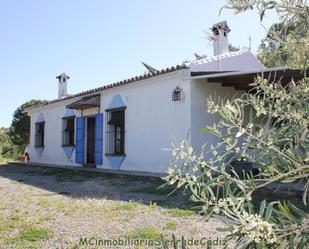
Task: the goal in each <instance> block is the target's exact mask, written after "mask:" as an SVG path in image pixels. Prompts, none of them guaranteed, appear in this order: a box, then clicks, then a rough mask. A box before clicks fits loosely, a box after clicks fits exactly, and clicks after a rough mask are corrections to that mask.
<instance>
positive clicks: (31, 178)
mask: <svg viewBox="0 0 309 249" xmlns="http://www.w3.org/2000/svg"><path fill="white" fill-rule="evenodd" d="M0 177H4V178H7V179H10V180H12V181H14V182H20V183H23V184H27V185H31V186H34V187H37V188H41V189H44V190H47V191H50V192H54V193H56V194H62V195H66V196H69V197H72V198H95V199H107V200H122V201H139V202H141V203H144V204H149V203H156V204H157V205H159V206H162V207H165V208H188V207H191V206H192V202H190V200H189V196H187V195H185V194H184V193H183V191H180V190H178V191H174V188H173V187H171V186H162V185H164V183H165V182H164V180H162V179H159V178H146V177H142V178H140V177H136V176H120V175H119V176H118V175H114V174H113V175H112V174H105V173H98V172H85V171H80V170H78V169H59V168H47V167H46V168H44V167H40V166H28V165H24V166H22V165H15V164H4V165H0ZM172 192H174V193H172ZM171 193H172V194H171Z"/></svg>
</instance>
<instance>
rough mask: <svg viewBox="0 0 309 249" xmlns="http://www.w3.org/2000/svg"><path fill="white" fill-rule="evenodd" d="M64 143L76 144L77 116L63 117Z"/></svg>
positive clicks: (65, 144) (64, 144)
mask: <svg viewBox="0 0 309 249" xmlns="http://www.w3.org/2000/svg"><path fill="white" fill-rule="evenodd" d="M62 127H63V130H62V145H63V146H74V145H75V141H74V138H75V137H74V136H75V117H69V118H63V126H62Z"/></svg>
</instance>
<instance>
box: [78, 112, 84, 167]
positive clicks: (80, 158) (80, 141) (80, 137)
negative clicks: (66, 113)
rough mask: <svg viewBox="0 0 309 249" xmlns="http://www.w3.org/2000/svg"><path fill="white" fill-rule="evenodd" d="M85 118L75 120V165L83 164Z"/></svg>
mask: <svg viewBox="0 0 309 249" xmlns="http://www.w3.org/2000/svg"><path fill="white" fill-rule="evenodd" d="M84 155H85V118H84V117H78V118H77V119H76V163H80V164H83V163H84V162H85V159H84V157H85V156H84Z"/></svg>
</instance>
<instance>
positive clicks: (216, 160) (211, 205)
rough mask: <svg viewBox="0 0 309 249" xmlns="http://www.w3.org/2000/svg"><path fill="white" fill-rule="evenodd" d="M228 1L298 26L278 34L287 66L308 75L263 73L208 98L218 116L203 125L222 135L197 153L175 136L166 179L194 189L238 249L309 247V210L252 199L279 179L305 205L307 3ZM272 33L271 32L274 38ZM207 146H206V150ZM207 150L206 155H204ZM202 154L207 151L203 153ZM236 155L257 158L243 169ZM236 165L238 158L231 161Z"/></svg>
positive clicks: (308, 179) (308, 161)
mask: <svg viewBox="0 0 309 249" xmlns="http://www.w3.org/2000/svg"><path fill="white" fill-rule="evenodd" d="M225 8H228V9H233V10H234V11H235V13H237V14H238V13H240V12H243V11H247V10H250V9H253V8H256V9H257V10H258V13H259V14H260V17H261V20H262V21H263V18H264V17H265V14H266V13H267V11H270V10H271V11H275V13H277V14H278V15H279V17H280V20H281V22H282V24H283V25H285V26H291V25H294V27H295V29H294V30H290V32H289V34H288V35H287V36H285V37H281V38H282V39H283V40H280V43H281V44H282V49H283V50H284V51H285V52H286V53H288V54H289V56H288V59H289V60H290V63H289V64H290V65H291V66H292V67H295V68H299V69H301V70H303V72H304V79H302V80H300V81H298V82H294V81H291V82H290V83H289V84H287V85H283V84H281V82H269V81H268V80H266V79H263V77H259V78H257V79H256V80H255V83H253V84H252V90H251V91H249V92H247V93H244V94H242V95H241V96H240V97H237V98H234V99H232V100H222V99H211V98H210V99H208V103H207V108H208V112H209V113H213V114H214V115H215V114H216V115H220V121H219V122H218V123H216V124H214V125H213V126H211V127H206V128H201V132H208V133H211V134H213V135H214V136H217V137H218V138H219V142H218V144H217V145H216V146H212V147H211V149H209V150H207V151H206V152H202V153H197V150H195V148H193V147H191V146H190V144H189V143H188V142H187V141H183V142H181V143H180V144H177V143H173V146H172V147H173V152H172V153H173V156H174V161H173V163H172V165H171V167H170V169H169V175H168V177H166V180H167V181H168V182H169V183H170V184H176V186H177V187H183V186H185V188H187V189H189V190H190V191H191V193H192V200H193V201H196V202H198V203H200V204H201V205H202V210H201V211H202V213H204V214H205V215H207V216H209V217H210V216H216V217H219V218H220V219H222V220H223V221H224V222H225V223H226V225H227V226H226V227H225V228H224V230H225V231H226V239H227V240H236V248H309V214H308V213H306V212H305V211H303V210H302V208H300V207H298V206H296V205H294V204H292V203H290V202H288V201H284V202H283V201H281V200H280V199H279V198H278V200H275V201H272V202H267V201H266V200H263V201H261V202H260V203H259V204H258V206H257V204H256V203H254V202H253V201H252V198H253V197H254V195H255V193H257V192H258V191H259V190H261V189H263V188H265V187H267V186H270V185H271V184H274V183H292V184H293V183H295V182H301V183H302V184H303V185H302V186H303V203H304V204H305V205H307V200H308V197H307V192H308V188H309V80H308V79H307V78H306V71H307V67H308V58H309V31H308V30H309V29H308V26H309V8H308V5H307V2H306V1H300V0H294V1H293V0H282V1H266V0H230V1H228V5H227V6H225ZM272 39H273V38H272ZM202 151H204V150H202ZM204 153H208V154H209V155H205V154H204ZM205 158H210V159H208V160H205ZM235 160H245V161H247V162H252V163H253V164H254V166H255V167H256V168H257V169H258V173H257V174H253V172H252V171H241V172H240V171H239V170H238V169H237V166H233V167H232V166H231V163H232V162H234V161H235ZM232 165H233V164H232Z"/></svg>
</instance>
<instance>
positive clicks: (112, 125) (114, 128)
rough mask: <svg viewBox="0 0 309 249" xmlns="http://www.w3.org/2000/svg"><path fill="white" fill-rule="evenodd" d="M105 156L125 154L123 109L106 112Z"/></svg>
mask: <svg viewBox="0 0 309 249" xmlns="http://www.w3.org/2000/svg"><path fill="white" fill-rule="evenodd" d="M106 118H107V127H106V146H105V148H106V154H109V155H123V154H125V147H124V146H125V145H124V137H125V129H124V128H125V109H120V110H119V109H117V110H109V111H107V112H106Z"/></svg>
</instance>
